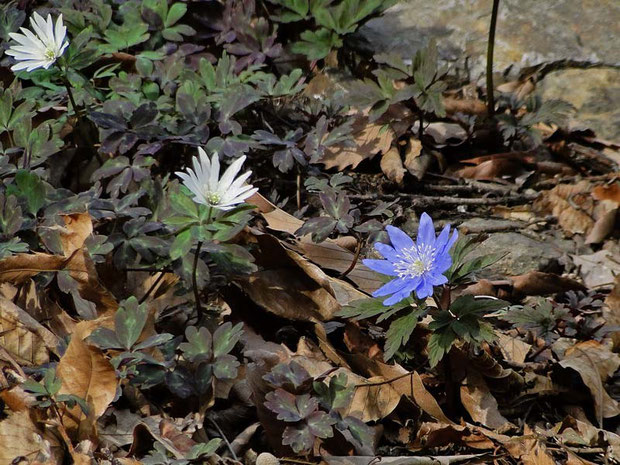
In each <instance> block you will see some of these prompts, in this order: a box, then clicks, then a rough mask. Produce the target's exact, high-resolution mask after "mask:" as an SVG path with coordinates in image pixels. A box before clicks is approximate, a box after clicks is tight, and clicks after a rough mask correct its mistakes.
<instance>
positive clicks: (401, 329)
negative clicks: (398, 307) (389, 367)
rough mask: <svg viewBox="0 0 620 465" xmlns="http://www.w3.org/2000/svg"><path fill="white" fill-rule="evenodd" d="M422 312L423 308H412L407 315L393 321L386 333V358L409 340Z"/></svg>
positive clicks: (384, 355)
mask: <svg viewBox="0 0 620 465" xmlns="http://www.w3.org/2000/svg"><path fill="white" fill-rule="evenodd" d="M421 314H422V311H421V310H419V309H417V308H416V309H413V308H412V309H411V311H409V313H407V314H406V315H403V316H401V317H400V318H397V319H396V320H394V321H392V323H391V324H390V327H389V328H388V330H387V332H386V333H385V338H386V341H385V353H384V354H383V358H384V360H386V361H387V360H390V359H391V358H392V357H393V356H394V354H395V353H396V352H397V351H398V350H399V349H400V348H401V347H402V346H404V345H405V344H406V343H407V342H408V341H409V338H410V337H411V334H412V333H413V330H414V329H415V327H416V325H417V324H418V318H419V317H420V315H421Z"/></svg>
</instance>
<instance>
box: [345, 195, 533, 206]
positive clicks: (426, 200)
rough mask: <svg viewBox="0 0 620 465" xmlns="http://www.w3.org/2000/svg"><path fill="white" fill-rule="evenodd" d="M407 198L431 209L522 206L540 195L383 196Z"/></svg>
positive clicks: (370, 198) (356, 197) (360, 196)
mask: <svg viewBox="0 0 620 465" xmlns="http://www.w3.org/2000/svg"><path fill="white" fill-rule="evenodd" d="M349 197H350V198H352V199H357V200H374V199H376V198H377V197H378V194H352V195H350V196H349ZM402 197H406V198H409V199H410V202H411V206H412V207H418V208H429V207H437V206H442V205H444V206H445V205H489V206H490V205H503V204H506V205H508V204H517V205H518V204H521V203H528V202H531V201H532V200H535V199H536V198H537V197H538V194H518V195H507V196H504V197H501V198H491V197H473V198H462V197H448V196H437V197H434V196H430V195H417V194H405V193H399V194H383V195H382V198H384V199H390V200H391V199H397V198H402Z"/></svg>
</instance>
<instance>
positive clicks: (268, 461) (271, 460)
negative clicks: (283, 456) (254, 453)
mask: <svg viewBox="0 0 620 465" xmlns="http://www.w3.org/2000/svg"><path fill="white" fill-rule="evenodd" d="M256 465H280V461H279V460H278V458H277V457H276V456H275V455H273V454H270V453H269V452H261V453H260V454H258V457H256Z"/></svg>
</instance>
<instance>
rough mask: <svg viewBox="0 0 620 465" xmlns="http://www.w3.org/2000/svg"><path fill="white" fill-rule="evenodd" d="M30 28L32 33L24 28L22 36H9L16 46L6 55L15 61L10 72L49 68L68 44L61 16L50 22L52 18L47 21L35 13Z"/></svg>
mask: <svg viewBox="0 0 620 465" xmlns="http://www.w3.org/2000/svg"><path fill="white" fill-rule="evenodd" d="M30 26H31V28H32V29H33V30H34V33H33V32H32V31H30V30H29V29H26V28H24V27H22V28H20V30H21V32H22V33H23V34H19V33H16V32H11V33H10V34H9V36H11V39H13V40H14V41H15V42H17V43H18V45H13V46H11V47H10V48H9V49H8V50H7V51H6V54H7V55H9V56H12V57H13V58H15V60H17V63H16V64H15V65H13V66H11V70H12V71H20V70H22V69H25V70H26V71H28V72H30V71H32V70H33V69H37V68H45V69H47V68H49V67H50V66H52V65H53V64H54V62H55V61H56V60H57V59H58V57H60V56H61V55H62V54H63V52H64V51H65V49H66V48H67V46H68V45H69V42H68V41H67V40H65V39H66V36H67V27H66V26H65V25H64V24H63V22H62V15H60V16H59V17H58V19H57V20H56V25H55V26H54V22H53V21H52V16H51V15H47V20H45V19H43V17H42V16H41V15H40V14H38V13H37V12H36V11H35V12H34V13H33V15H32V17H31V18H30Z"/></svg>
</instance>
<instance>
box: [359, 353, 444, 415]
mask: <svg viewBox="0 0 620 465" xmlns="http://www.w3.org/2000/svg"><path fill="white" fill-rule="evenodd" d="M347 360H348V361H349V363H350V364H351V365H352V366H355V368H356V369H357V370H358V371H360V370H361V371H362V372H363V374H365V375H369V376H381V377H383V378H384V379H386V380H391V382H390V383H389V384H390V385H391V386H392V388H393V389H394V390H395V391H396V392H398V393H399V394H400V395H401V396H406V397H409V398H410V399H411V400H413V402H415V403H416V404H417V405H418V407H420V409H422V410H423V411H424V412H425V413H427V414H428V415H430V416H431V417H433V418H435V419H437V420H439V421H441V422H442V423H448V424H449V423H452V420H450V419H449V418H448V417H447V416H446V414H445V413H444V412H443V411H442V410H441V407H440V406H439V404H438V403H437V400H436V399H435V398H434V397H433V395H432V394H431V393H430V392H428V390H427V389H426V387H425V386H424V383H423V382H422V378H420V375H419V374H418V373H417V372H415V371H413V372H408V371H407V370H405V369H404V368H403V367H402V366H400V365H398V364H394V365H388V364H386V363H382V362H380V361H378V360H374V359H370V358H368V357H366V356H364V355H361V354H354V355H349V356H347Z"/></svg>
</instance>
